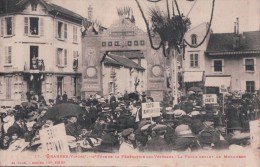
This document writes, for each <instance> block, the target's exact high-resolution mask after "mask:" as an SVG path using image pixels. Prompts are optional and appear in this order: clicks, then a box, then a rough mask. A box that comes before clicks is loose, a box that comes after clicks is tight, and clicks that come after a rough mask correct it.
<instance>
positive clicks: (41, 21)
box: [40, 18, 44, 36]
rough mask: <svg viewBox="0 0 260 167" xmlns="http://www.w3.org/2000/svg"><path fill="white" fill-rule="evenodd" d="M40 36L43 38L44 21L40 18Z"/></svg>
mask: <svg viewBox="0 0 260 167" xmlns="http://www.w3.org/2000/svg"><path fill="white" fill-rule="evenodd" d="M40 36H44V20H43V18H40Z"/></svg>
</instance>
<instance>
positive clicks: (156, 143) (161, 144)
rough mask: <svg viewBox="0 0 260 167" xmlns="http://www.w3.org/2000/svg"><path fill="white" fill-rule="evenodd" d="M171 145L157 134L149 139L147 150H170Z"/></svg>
mask: <svg viewBox="0 0 260 167" xmlns="http://www.w3.org/2000/svg"><path fill="white" fill-rule="evenodd" d="M171 150H172V149H171V147H170V146H169V145H168V144H167V143H166V141H165V140H164V138H162V137H160V136H156V137H154V138H152V139H151V140H149V141H148V142H147V144H146V147H145V151H147V152H169V151H171Z"/></svg>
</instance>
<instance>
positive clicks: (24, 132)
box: [0, 92, 260, 154]
mask: <svg viewBox="0 0 260 167" xmlns="http://www.w3.org/2000/svg"><path fill="white" fill-rule="evenodd" d="M149 102H153V98H152V97H150V96H148V95H146V94H145V93H144V92H143V93H140V94H139V93H138V92H134V93H128V92H124V93H119V92H118V93H116V94H114V93H110V95H109V96H108V97H107V98H104V97H103V96H99V95H97V94H95V95H90V96H89V97H88V98H87V99H82V98H81V97H78V98H77V99H75V100H72V99H68V96H67V95H66V92H64V94H63V95H62V96H57V98H56V99H55V100H53V99H50V100H48V102H46V100H45V99H44V96H43V95H41V94H40V95H38V96H35V94H34V93H33V92H28V93H27V101H26V102H23V103H22V104H21V105H16V106H15V107H13V108H6V107H5V106H3V107H2V108H1V115H0V151H3V150H8V151H17V150H19V149H20V151H40V150H41V142H40V137H39V131H40V130H41V129H45V128H49V127H51V126H54V125H57V124H60V123H64V124H65V130H66V135H67V137H68V144H69V148H70V151H71V152H72V153H74V152H109V153H113V152H119V153H128V154H129V153H135V152H175V151H199V150H225V149H232V148H234V147H246V146H248V145H250V140H249V136H250V135H249V133H250V128H249V121H251V120H255V119H258V118H259V117H258V112H259V110H258V109H259V104H260V96H259V95H258V94H254V95H252V94H250V95H249V94H245V95H243V96H242V97H241V98H236V97H235V96H234V95H230V96H226V99H225V104H224V105H223V106H224V108H223V107H222V105H221V103H220V102H219V104H217V105H203V102H202V94H197V93H192V94H189V95H187V96H183V97H181V98H180V99H179V103H178V104H176V105H174V106H172V98H171V96H170V95H169V94H167V93H166V94H165V95H164V98H163V99H162V101H161V102H160V116H158V117H150V118H142V103H149ZM59 106H63V108H62V107H60V110H65V109H68V107H67V106H77V108H76V109H75V110H78V109H79V110H80V112H78V111H77V112H76V111H73V112H69V114H68V112H65V111H64V113H62V111H61V112H60V113H61V115H59V116H57V115H55V114H54V113H53V114H52V113H51V112H52V108H54V109H55V107H56V108H59ZM223 111H224V112H223ZM62 114H63V115H62ZM21 149H22V150H21Z"/></svg>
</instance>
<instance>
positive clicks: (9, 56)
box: [5, 46, 12, 65]
mask: <svg viewBox="0 0 260 167" xmlns="http://www.w3.org/2000/svg"><path fill="white" fill-rule="evenodd" d="M5 64H6V65H10V64H12V46H6V47H5Z"/></svg>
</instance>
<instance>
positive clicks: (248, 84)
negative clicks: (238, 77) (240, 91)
mask: <svg viewBox="0 0 260 167" xmlns="http://www.w3.org/2000/svg"><path fill="white" fill-rule="evenodd" d="M246 91H247V92H248V93H254V92H255V81H246Z"/></svg>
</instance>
